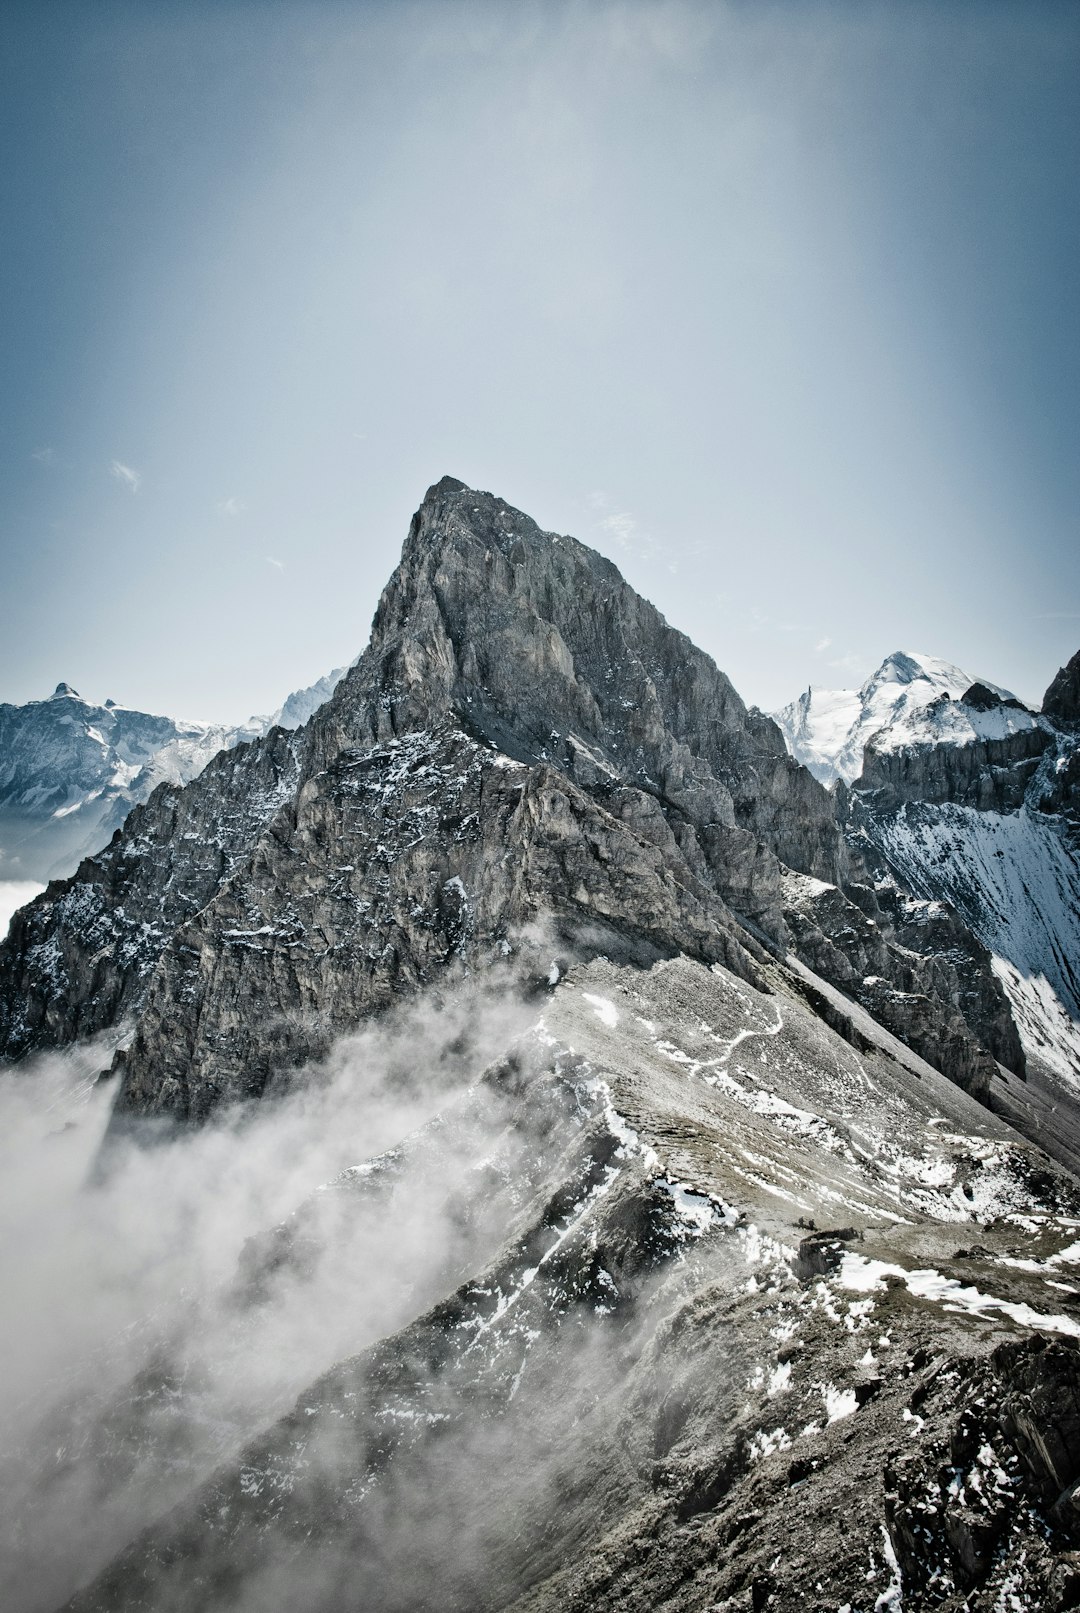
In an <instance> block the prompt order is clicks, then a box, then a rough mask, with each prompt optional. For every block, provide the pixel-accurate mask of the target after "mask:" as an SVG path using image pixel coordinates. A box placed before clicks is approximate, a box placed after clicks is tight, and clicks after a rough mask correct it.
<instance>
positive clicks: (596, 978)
mask: <svg viewBox="0 0 1080 1613" xmlns="http://www.w3.org/2000/svg"><path fill="white" fill-rule="evenodd" d="M1076 669H1077V663H1071V664H1070V669H1065V671H1064V672H1063V673H1062V674H1061V675H1059V677H1058V678H1057V679H1056V680H1055V682H1054V685H1053V686H1052V690H1051V694H1050V695H1048V698H1047V703H1046V708H1045V710H1044V711H1043V712H1042V713H1032V712H1028V711H1026V710H1025V709H1024V708H1023V707H1022V706H1021V705H1020V703H1019V702H1016V701H1015V700H1014V698H1013V697H1012V696H1010V695H1009V694H1008V692H1007V691H1004V690H1000V689H998V688H996V687H995V686H992V685H989V684H986V683H978V684H976V683H975V680H972V679H969V678H967V677H966V675H965V674H963V673H962V672H961V671H960V670H959V669H957V668H944V669H943V664H942V663H934V664H931V663H929V662H928V661H927V658H925V657H915V656H909V655H895V656H892V657H890V658H889V660H888V661H887V662H886V663H885V665H884V666H883V668H882V669H881V670H880V672H879V673H878V674H875V677H874V679H872V680H869V683H868V685H867V686H866V688H865V689H864V690H863V691H860V692H855V693H852V692H841V693H840V694H839V695H836V696H829V697H827V698H826V699H824V700H823V701H820V700H819V701H815V698H814V692H811V695H810V697H809V699H804V700H803V702H801V703H797V708H798V709H796V710H795V711H794V716H793V715H792V712H791V711H790V710H789V712H788V713H787V714H782V717H783V719H784V721H783V730H784V731H782V729H781V726H780V725H778V723H776V722H774V721H773V720H772V719H770V718H769V717H766V716H763V715H762V714H761V713H760V712H757V711H753V710H748V709H747V708H746V707H745V706H744V704H743V702H742V701H741V700H740V699H739V697H738V695H737V694H736V692H735V690H734V689H733V688H732V686H731V684H730V683H729V682H728V680H727V678H725V677H724V675H723V673H722V672H720V671H719V670H718V669H717V667H716V666H715V665H714V664H713V662H712V661H711V660H710V658H709V657H708V656H707V655H705V654H703V653H702V652H701V651H700V650H698V649H696V648H695V646H694V645H693V644H691V643H690V641H689V640H688V639H687V638H685V637H684V636H683V635H682V634H681V633H678V632H677V631H675V630H674V629H672V628H671V627H669V626H668V624H667V623H666V622H665V621H664V619H663V618H662V617H661V616H660V614H659V613H658V612H657V611H656V610H655V609H654V608H653V607H652V606H651V605H650V604H648V602H647V601H645V600H644V599H642V598H641V597H640V596H639V595H638V594H636V593H635V592H634V591H633V590H632V589H631V588H630V587H629V586H628V585H627V583H626V582H625V581H624V580H623V579H622V577H621V576H620V574H619V572H618V571H617V569H616V568H615V566H614V565H612V564H611V562H610V561H608V560H606V559H604V558H602V557H601V556H599V555H597V554H595V553H593V552H592V551H590V550H589V549H587V548H585V547H584V546H583V545H581V544H580V543H578V542H576V541H575V540H574V539H572V538H569V537H565V536H562V535H556V534H552V533H547V532H543V531H541V530H540V528H539V527H537V526H536V524H535V523H534V522H532V521H531V520H529V519H528V518H527V517H526V516H524V515H522V514H521V513H520V512H519V511H517V510H514V509H513V508H511V507H510V506H509V505H507V504H505V503H504V502H503V501H502V500H500V499H498V498H495V497H493V496H491V495H490V494H487V493H480V492H476V491H474V490H472V489H470V488H467V487H465V486H464V485H463V484H462V483H460V482H458V481H455V480H453V479H452V478H450V477H445V478H444V479H443V480H442V481H440V482H439V483H437V484H436V485H435V486H434V487H432V488H431V489H430V490H429V491H428V493H427V495H426V497H425V499H424V501H423V503H422V505H421V507H420V509H419V510H418V511H417V513H416V515H415V517H414V518H413V521H412V523H411V526H410V528H409V532H408V537H407V539H406V542H405V547H404V551H403V553H402V557H401V562H400V565H399V566H398V568H397V570H396V571H395V573H394V575H393V576H392V578H391V579H390V582H389V583H388V585H387V588H386V590H385V592H384V594H383V596H382V599H381V601H380V603H379V607H378V610H377V613H376V616H375V621H374V625H373V628H372V633H371V640H370V643H369V644H368V647H367V649H366V650H365V651H364V653H363V654H362V655H361V656H360V658H359V659H358V660H357V661H356V662H355V663H354V664H353V666H352V667H351V668H350V669H349V671H348V672H347V673H346V674H345V675H344V676H343V677H342V678H341V679H340V681H339V682H337V685H336V687H334V688H333V690H332V691H330V692H329V697H328V698H327V699H326V700H325V701H324V702H323V703H322V704H320V705H319V706H318V709H317V710H315V711H314V713H313V714H312V715H311V716H310V718H309V720H308V721H307V722H306V724H305V725H304V726H302V727H298V728H296V729H294V730H291V731H290V730H287V729H286V728H284V727H281V726H274V727H272V728H270V730H269V731H268V732H266V733H262V734H258V735H255V736H253V737H251V738H249V739H247V740H245V741H243V742H241V743H236V744H234V745H233V746H232V747H231V748H228V749H224V750H221V751H219V753H218V754H216V755H215V756H214V757H213V758H212V759H211V760H210V761H209V762H208V763H207V764H206V765H205V766H204V767H203V768H202V769H201V771H199V773H198V775H197V776H196V777H193V778H191V779H190V780H189V781H188V782H184V783H181V782H178V781H168V780H166V781H164V782H162V783H160V784H159V785H158V786H157V787H156V788H155V789H154V790H153V791H152V793H150V795H149V797H148V798H147V799H146V800H145V801H142V802H141V803H139V804H137V805H135V806H134V807H133V809H132V810H131V811H130V813H129V815H128V816H127V818H126V820H125V822H124V824H123V826H122V828H120V829H119V830H118V831H117V832H116V833H115V834H114V835H113V838H112V839H111V840H110V841H109V843H108V844H107V845H106V846H105V847H104V848H103V849H101V850H98V851H96V852H95V853H94V854H93V855H91V856H88V857H86V858H85V859H84V860H83V861H82V862H81V863H80V865H79V866H78V868H77V869H76V871H75V872H74V873H73V874H72V875H71V876H70V877H68V878H66V879H62V880H56V881H54V882H53V883H52V884H50V885H49V887H48V888H47V890H46V891H45V892H44V893H43V894H42V895H40V896H39V897H38V898H37V899H36V900H35V901H33V902H32V903H31V904H30V905H29V906H27V907H26V908H24V909H22V910H21V911H20V912H19V913H17V914H16V916H15V918H14V919H13V921H12V926H11V929H10V932H9V935H8V938H7V941H6V942H5V943H4V945H3V946H2V948H0V1037H2V1047H3V1051H4V1054H5V1056H6V1057H7V1058H8V1059H9V1060H11V1061H12V1062H14V1061H24V1062H23V1064H22V1066H21V1070H24V1071H25V1072H26V1073H25V1076H24V1075H23V1074H22V1073H20V1075H19V1077H18V1078H17V1079H16V1078H14V1077H10V1076H9V1078H8V1079H7V1081H5V1082H0V1166H4V1165H7V1167H8V1168H9V1169H10V1171H11V1173H12V1175H13V1179H14V1180H15V1184H16V1187H15V1192H14V1200H15V1206H14V1210H13V1211H12V1210H10V1208H9V1210H8V1211H7V1212H6V1213H7V1218H8V1220H10V1221H12V1223H13V1224H14V1225H15V1226H16V1227H17V1229H18V1238H17V1239H8V1240H0V1260H2V1258H3V1254H4V1250H5V1247H7V1246H14V1245H16V1244H17V1245H18V1252H19V1254H20V1255H21V1259H22V1263H23V1265H24V1266H25V1267H26V1268H28V1270H29V1273H30V1275H29V1278H28V1279H27V1281H26V1283H25V1285H24V1286H23V1287H18V1286H13V1287H12V1290H11V1291H12V1292H13V1293H14V1295H15V1300H14V1302H13V1306H12V1308H13V1311H17V1312H19V1313H20V1314H22V1313H25V1315H26V1317H27V1318H28V1327H30V1323H31V1322H33V1321H34V1320H36V1318H37V1317H38V1315H39V1313H40V1316H41V1322H40V1325H39V1326H38V1327H37V1330H36V1331H33V1329H32V1328H30V1343H29V1346H28V1347H27V1348H25V1349H24V1350H23V1351H22V1352H21V1353H19V1352H16V1353H15V1356H14V1366H13V1367H12V1368H11V1369H10V1370H7V1371H5V1372H4V1373H2V1374H0V1426H3V1428H4V1432H5V1437H4V1439H3V1440H0V1496H3V1497H4V1503H3V1505H2V1506H0V1554H2V1555H3V1559H4V1561H5V1592H6V1595H7V1597H8V1600H9V1602H10V1605H11V1606H12V1608H13V1609H14V1610H15V1613H56V1610H57V1609H59V1608H63V1609H64V1610H65V1613H292V1610H293V1609H295V1608H298V1607H299V1608H303V1609H304V1610H305V1613H436V1610H438V1613H657V1610H659V1609H663V1610H665V1613H807V1610H812V1613H835V1610H836V1609H838V1608H839V1609H841V1610H843V1609H845V1608H846V1609H847V1610H849V1613H872V1610H873V1613H889V1610H894V1613H895V1610H898V1609H900V1608H903V1609H904V1610H905V1613H974V1610H975V1609H977V1608H979V1609H987V1610H989V1609H994V1610H998V1613H1066V1610H1068V1609H1075V1608H1076V1607H1077V1606H1080V1549H1078V1548H1080V1412H1078V1407H1080V1285H1078V1284H1077V1283H1076V1282H1075V1281H1074V1280H1073V1279H1074V1277H1075V1271H1076V1268H1077V1266H1078V1265H1080V1242H1078V1241H1077V1228H1078V1227H1080V1183H1078V1180H1077V1175H1076V1172H1077V1170H1078V1167H1080V1125H1078V1115H1080V1110H1078V1106H1077V1096H1076V1094H1077V1075H1078V1074H1080V1067H1074V1065H1073V1064H1072V1063H1070V1060H1071V1059H1072V1058H1073V1056H1074V1055H1073V1042H1072V1041H1071V1040H1070V1038H1073V1037H1075V1033H1076V1014H1075V1013H1074V1011H1073V1008H1074V1006H1075V1001H1074V999H1073V998H1070V997H1069V991H1070V979H1071V978H1072V977H1071V976H1070V973H1069V971H1070V969H1072V968H1073V967H1074V966H1075V960H1076V956H1077V952H1076V951H1075V950H1073V941H1072V939H1071V937H1072V934H1073V932H1072V931H1071V930H1070V927H1069V926H1070V924H1072V923H1073V920H1074V919H1075V916H1076V900H1075V883H1074V876H1075V869H1076V860H1075V829H1076V821H1077V820H1076V812H1075V807H1076V797H1075V778H1076V773H1075V756H1076V722H1077V699H1076V688H1077V679H1076ZM819 719H821V720H820V721H819ZM796 730H797V731H796ZM785 734H786V738H785ZM789 744H790V745H791V746H792V748H794V749H795V750H796V752H798V750H799V748H800V745H801V746H802V747H803V750H804V753H805V754H807V756H808V759H809V760H811V761H812V762H813V764H814V768H815V769H816V771H817V772H818V774H819V775H821V776H819V777H815V776H814V773H813V772H812V771H811V770H810V769H809V768H808V767H805V766H803V765H802V762H801V761H800V760H799V759H797V756H792V755H791V754H789ZM811 753H812V754H811ZM856 753H857V754H856ZM827 784H828V785H829V786H830V787H827ZM999 854H1000V855H999ZM1025 904H1026V905H1025ZM1070 904H1071V905H1070ZM1040 948H1041V950H1040ZM1071 1004H1072V1005H1073V1006H1070V1005H1071ZM38 1055H40V1056H38ZM102 1059H105V1060H109V1059H111V1063H110V1064H109V1065H108V1068H107V1069H104V1070H102V1068H101V1062H102ZM71 1070H74V1071H75V1077H76V1078H77V1079H76V1081H75V1085H74V1086H73V1087H72V1088H71V1092H70V1093H69V1096H68V1098H67V1099H64V1100H63V1101H61V1098H57V1096H56V1091H57V1084H58V1083H60V1085H61V1087H62V1080H61V1078H62V1077H63V1079H68V1076H67V1075H66V1074H65V1072H70V1071H71ZM88 1070H89V1071H90V1073H91V1074H92V1075H95V1076H97V1079H95V1080H87V1079H85V1075H86V1072H87V1071H88ZM58 1072H59V1073H58ZM99 1072H100V1073H99ZM39 1093H40V1094H41V1096H40V1098H39V1099H38V1108H35V1094H39ZM71 1094H73V1095H71ZM64 1102H67V1105H68V1106H67V1108H66V1109H65V1108H64V1106H63V1103H64ZM38 1109H40V1113H39V1112H38ZM61 1115H70V1119H68V1120H66V1122H65V1123H64V1124H63V1125H60V1124H59V1123H58V1121H59V1117H60V1116H61ZM35 1128H36V1129H35ZM27 1135H30V1136H32V1139H33V1146H32V1148H31V1149H30V1152H29V1153H28V1154H27V1158H28V1159H29V1162H30V1163H29V1166H27V1165H26V1164H25V1163H24V1160H23V1154H24V1152H25V1151H26V1148H27V1147H29V1145H27V1144H25V1143H24V1138H25V1137H26V1136H27ZM147 1142H153V1143H154V1144H156V1145H157V1146H155V1147H146V1146H144V1144H145V1143H147ZM5 1148H6V1149H7V1153H6V1154H5V1153H4V1150H5ZM20 1172H21V1174H19V1173H20ZM65 1172H66V1174H65ZM0 1179H3V1172H2V1171H0ZM65 1194H66V1197H65ZM21 1270H22V1267H21V1266H20V1264H19V1260H18V1259H16V1260H15V1261H14V1262H13V1263H10V1264H9V1266H8V1267H0V1277H3V1276H4V1273H5V1272H6V1273H8V1275H9V1276H10V1278H11V1281H12V1282H13V1283H15V1282H16V1281H17V1279H18V1278H19V1277H20V1273H21ZM4 1280H5V1281H7V1280H8V1277H4ZM5 1292H7V1289H5ZM22 1296H26V1297H25V1299H24V1298H22Z"/></svg>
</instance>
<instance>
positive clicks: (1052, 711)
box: [1042, 650, 1080, 728]
mask: <svg viewBox="0 0 1080 1613" xmlns="http://www.w3.org/2000/svg"><path fill="white" fill-rule="evenodd" d="M1042 708H1043V712H1044V714H1045V715H1046V716H1047V717H1049V718H1050V721H1051V722H1054V723H1057V724H1058V726H1059V727H1061V728H1075V727H1076V726H1077V724H1080V650H1077V652H1076V654H1075V655H1074V656H1073V658H1072V660H1071V661H1069V662H1068V663H1067V664H1066V665H1065V666H1063V667H1062V668H1061V670H1060V671H1059V672H1058V674H1057V676H1056V677H1055V678H1054V680H1053V682H1052V683H1051V685H1050V687H1049V689H1047V691H1046V693H1045V695H1044V696H1043V705H1042Z"/></svg>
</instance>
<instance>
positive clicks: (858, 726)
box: [774, 650, 1040, 784]
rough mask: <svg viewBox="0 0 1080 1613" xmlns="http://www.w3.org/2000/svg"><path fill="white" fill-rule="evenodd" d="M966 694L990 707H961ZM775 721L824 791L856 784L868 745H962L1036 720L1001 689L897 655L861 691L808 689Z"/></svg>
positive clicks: (932, 662) (974, 703)
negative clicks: (838, 783)
mask: <svg viewBox="0 0 1080 1613" xmlns="http://www.w3.org/2000/svg"><path fill="white" fill-rule="evenodd" d="M972 689H975V690H985V691H986V692H987V694H989V695H990V696H994V697H996V700H990V701H983V700H980V698H979V696H978V695H977V694H976V696H975V698H974V700H971V699H970V698H969V700H968V701H964V700H963V699H962V696H964V695H965V694H967V693H968V692H969V691H970V690H972ZM774 716H775V719H776V721H777V722H778V723H779V725H780V727H781V729H782V730H783V733H784V737H785V739H786V740H787V742H788V747H789V749H790V751H791V754H792V755H793V756H794V757H795V758H796V760H797V761H800V762H802V764H803V765H804V767H808V768H809V769H810V771H811V773H813V774H814V776H815V777H816V778H819V779H820V780H821V782H822V783H823V784H830V783H831V782H832V781H833V779H836V778H842V779H846V780H848V781H849V782H850V781H851V780H852V779H855V778H858V776H859V774H860V773H861V772H862V767H863V749H864V747H865V746H866V744H867V743H868V741H869V740H870V739H871V738H874V739H875V743H876V744H878V745H879V746H888V747H892V748H900V747H902V746H905V745H910V744H933V743H935V742H937V741H938V740H943V741H945V742H947V743H949V744H953V745H964V744H968V743H969V742H970V741H972V740H974V739H1000V738H1002V737H1004V736H1005V735H1008V734H1011V733H1015V732H1018V731H1020V730H1022V729H1026V728H1031V727H1033V726H1037V725H1038V723H1039V721H1040V719H1039V718H1037V717H1035V716H1034V715H1033V714H1032V713H1031V712H1029V711H1027V710H1026V709H1025V708H1024V707H1023V706H1021V705H1020V702H1019V701H1017V700H1016V698H1015V696H1014V695H1012V694H1011V693H1010V692H1009V690H1008V689H1002V688H1000V687H999V686H998V685H997V684H993V683H988V682H986V680H985V679H978V680H976V679H975V678H973V677H972V676H971V675H970V674H969V673H967V672H964V671H963V670H962V669H961V668H960V667H958V666H954V665H953V663H952V662H951V661H940V660H936V659H935V658H934V657H933V656H929V655H914V654H909V653H907V652H905V651H903V650H897V651H896V653H895V654H894V655H890V656H889V657H888V658H887V660H885V661H883V662H882V664H881V665H880V666H879V667H878V669H877V671H876V672H874V673H873V674H872V675H871V676H870V677H869V678H867V680H866V682H865V683H864V684H863V686H862V688H861V689H815V688H814V687H813V686H811V687H810V688H809V689H807V690H806V692H805V693H804V694H801V695H800V696H799V698H798V699H797V700H793V701H792V702H791V704H790V705H787V706H785V707H784V708H783V710H782V711H778V712H775V713H774Z"/></svg>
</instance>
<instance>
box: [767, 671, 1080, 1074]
mask: <svg viewBox="0 0 1080 1613" xmlns="http://www.w3.org/2000/svg"><path fill="white" fill-rule="evenodd" d="M1061 676H1063V675H1060V674H1059V680H1060V677H1061ZM1047 709H1048V711H1049V710H1050V709H1051V708H1050V707H1048V708H1047ZM777 720H778V722H779V723H780V726H781V728H782V729H783V732H784V735H785V738H786V739H787V742H788V745H789V747H790V748H791V751H792V754H793V755H795V756H797V757H798V758H799V759H800V760H801V761H803V762H805V763H806V765H807V766H809V767H810V768H811V770H812V771H814V772H815V773H816V774H817V776H818V777H819V778H821V779H822V780H824V781H831V780H833V779H836V778H842V779H844V780H845V781H846V782H847V783H849V784H850V785H851V792H852V793H851V797H850V812H849V838H850V839H851V840H852V841H853V843H855V844H856V845H857V846H859V847H860V849H862V850H863V852H864V853H866V854H867V855H868V856H869V858H870V861H871V863H874V862H875V861H876V860H878V859H881V858H883V859H884V865H885V867H884V869H880V868H879V872H881V873H884V872H886V871H887V873H888V876H889V877H892V878H895V880H896V881H897V882H898V883H899V884H900V886H901V887H902V888H904V889H906V890H908V891H910V892H912V893H914V894H915V895H917V896H920V897H922V898H924V899H929V900H931V901H945V902H948V903H949V904H950V905H951V906H952V907H953V908H954V909H955V910H956V911H957V912H958V913H959V914H960V916H961V917H962V918H963V919H964V921H965V923H966V924H967V925H968V926H969V927H970V928H971V929H972V930H973V931H974V933H975V934H976V935H977V936H978V938H979V940H980V941H982V942H983V944H984V945H985V946H986V947H987V948H988V949H989V950H990V952H991V953H992V954H993V957H994V968H995V972H996V973H997V975H998V978H999V979H1000V980H1001V982H1002V985H1003V987H1004V989H1005V991H1006V993H1007V995H1008V997H1009V1000H1010V1003H1011V1006H1012V1011H1013V1016H1014V1018H1015V1020H1016V1024H1017V1028H1018V1030H1019V1031H1020V1036H1021V1040H1022V1042H1023V1044H1024V1049H1025V1052H1026V1053H1027V1055H1028V1057H1029V1058H1031V1057H1035V1058H1038V1059H1040V1060H1041V1061H1042V1062H1043V1064H1044V1065H1047V1066H1048V1067H1049V1068H1050V1069H1051V1070H1052V1071H1053V1072H1054V1073H1055V1074H1056V1075H1057V1076H1059V1077H1062V1078H1064V1079H1066V1080H1070V1081H1077V1080H1080V863H1078V861H1077V853H1076V844H1075V836H1074V834H1073V833H1072V830H1071V826H1070V822H1069V815H1068V812H1067V811H1066V810H1065V808H1066V807H1067V802H1066V800H1065V798H1064V795H1063V789H1064V788H1065V786H1064V785H1063V783H1062V781H1063V780H1065V779H1067V778H1068V777H1070V776H1071V774H1072V772H1073V771H1074V770H1075V753H1076V751H1077V748H1078V741H1077V738H1076V735H1075V734H1074V733H1073V732H1072V731H1071V728H1070V727H1069V725H1067V724H1065V723H1063V722H1061V721H1058V720H1054V718H1053V717H1052V716H1051V715H1047V714H1037V713H1035V712H1031V711H1028V710H1027V708H1026V707H1024V706H1022V705H1021V704H1020V702H1019V701H1018V700H1016V699H1015V697H1014V696H1012V695H1010V694H1009V692H1008V690H1006V689H1002V688H1000V687H999V686H998V685H996V684H992V683H989V682H987V681H986V680H979V681H975V680H973V679H972V678H971V677H970V675H969V674H968V673H966V672H964V671H963V670H962V669H961V668H959V667H956V666H953V665H952V664H951V663H950V662H948V661H938V660H933V659H932V658H931V657H929V656H925V655H907V654H902V653H898V654H896V655H891V656H889V658H888V659H887V660H886V661H884V662H883V663H882V665H881V666H880V667H879V668H878V670H877V671H876V672H875V673H874V675H873V677H871V678H868V679H867V681H866V683H864V685H863V687H862V688H861V689H860V690H858V691H847V690H841V691H836V690H832V691H829V690H817V689H809V690H807V692H806V693H805V694H804V695H802V696H801V697H800V698H799V699H798V700H796V701H794V702H793V703H792V704H791V705H790V706H787V707H785V709H784V711H782V712H780V713H779V714H778V716H777ZM1059 798H1060V799H1059Z"/></svg>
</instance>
